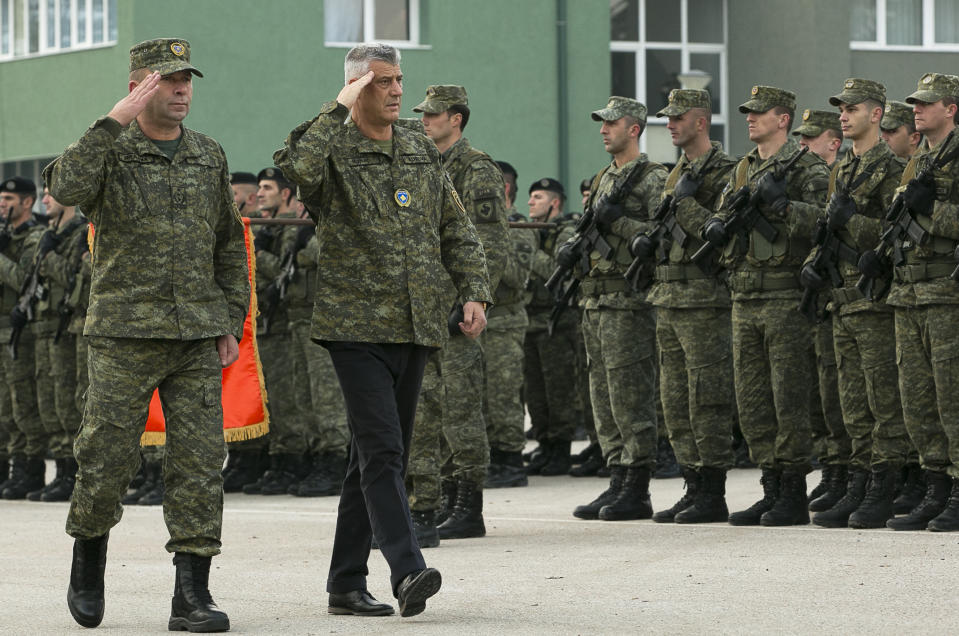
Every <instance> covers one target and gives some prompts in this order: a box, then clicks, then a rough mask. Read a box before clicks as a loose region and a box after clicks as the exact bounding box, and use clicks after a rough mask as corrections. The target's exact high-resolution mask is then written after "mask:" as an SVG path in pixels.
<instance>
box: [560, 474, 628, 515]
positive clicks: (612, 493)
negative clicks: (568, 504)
mask: <svg viewBox="0 0 959 636" xmlns="http://www.w3.org/2000/svg"><path fill="white" fill-rule="evenodd" d="M625 479H626V467H625V466H611V467H610V469H609V488H607V489H606V490H604V491H603V492H602V493H600V495H599V497H597V498H596V499H593V500H592V501H591V502H589V503H588V504H584V505H582V506H576V509H575V510H573V516H574V517H576V518H577V519H599V511H600V510H601V509H602V508H603V506H606V505H608V504H611V503H613V502H614V501H616V497H617V496H618V495H619V491H620V490H622V489H623V482H624V481H625Z"/></svg>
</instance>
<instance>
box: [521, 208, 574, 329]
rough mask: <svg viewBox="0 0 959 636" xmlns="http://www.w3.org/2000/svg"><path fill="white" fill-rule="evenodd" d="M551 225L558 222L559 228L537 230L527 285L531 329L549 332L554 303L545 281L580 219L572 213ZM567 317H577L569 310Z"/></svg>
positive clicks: (527, 305)
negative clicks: (548, 322)
mask: <svg viewBox="0 0 959 636" xmlns="http://www.w3.org/2000/svg"><path fill="white" fill-rule="evenodd" d="M549 222H551V223H555V224H556V227H551V228H547V229H542V230H536V232H537V235H538V237H537V242H536V251H534V252H533V256H532V259H531V261H530V271H529V282H528V283H527V286H526V288H527V290H528V292H529V301H528V302H527V304H526V313H527V314H528V315H529V327H530V330H545V329H546V323H547V321H548V320H549V314H550V312H551V311H552V309H553V305H554V303H555V299H554V298H553V296H552V294H550V293H549V290H548V289H546V281H547V280H549V277H550V276H551V275H552V274H553V270H555V269H556V252H557V250H559V248H560V246H561V245H562V244H563V243H565V242H566V241H568V240H569V239H571V238H572V237H573V235H574V233H575V232H576V225H577V224H578V223H579V219H578V217H574V216H573V215H571V214H564V215H563V216H557V217H555V218H553V219H550V220H549ZM566 315H575V314H574V312H571V311H569V312H566ZM566 315H564V318H565V317H566Z"/></svg>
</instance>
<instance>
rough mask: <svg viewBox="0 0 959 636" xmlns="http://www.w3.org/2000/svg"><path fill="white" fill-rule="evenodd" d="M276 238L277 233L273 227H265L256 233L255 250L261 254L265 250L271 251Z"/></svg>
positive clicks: (254, 239)
mask: <svg viewBox="0 0 959 636" xmlns="http://www.w3.org/2000/svg"><path fill="white" fill-rule="evenodd" d="M275 238H276V232H275V231H274V230H273V228H272V227H265V228H263V229H262V230H260V231H259V232H257V233H256V236H254V237H253V250H254V251H256V252H260V251H263V250H266V251H269V249H270V248H271V247H272V246H273V240H274V239H275Z"/></svg>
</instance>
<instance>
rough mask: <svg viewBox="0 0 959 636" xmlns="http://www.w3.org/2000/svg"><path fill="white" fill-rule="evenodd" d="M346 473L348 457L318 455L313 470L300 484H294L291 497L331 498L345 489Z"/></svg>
mask: <svg viewBox="0 0 959 636" xmlns="http://www.w3.org/2000/svg"><path fill="white" fill-rule="evenodd" d="M345 472H346V457H342V456H340V455H335V454H333V453H317V454H316V455H314V456H313V461H312V469H311V470H310V472H309V474H308V475H307V476H306V477H304V478H303V480H302V481H300V482H299V483H298V484H292V485H291V486H290V489H289V493H290V494H291V495H296V496H297V497H329V496H331V495H338V494H340V491H341V490H342V489H343V477H344V476H345Z"/></svg>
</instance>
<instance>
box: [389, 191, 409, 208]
mask: <svg viewBox="0 0 959 636" xmlns="http://www.w3.org/2000/svg"><path fill="white" fill-rule="evenodd" d="M393 198H394V199H396V203H397V204H399V206H400V207H401V208H408V207H410V193H409V192H407V191H406V190H397V191H396V192H395V193H394V194H393Z"/></svg>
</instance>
